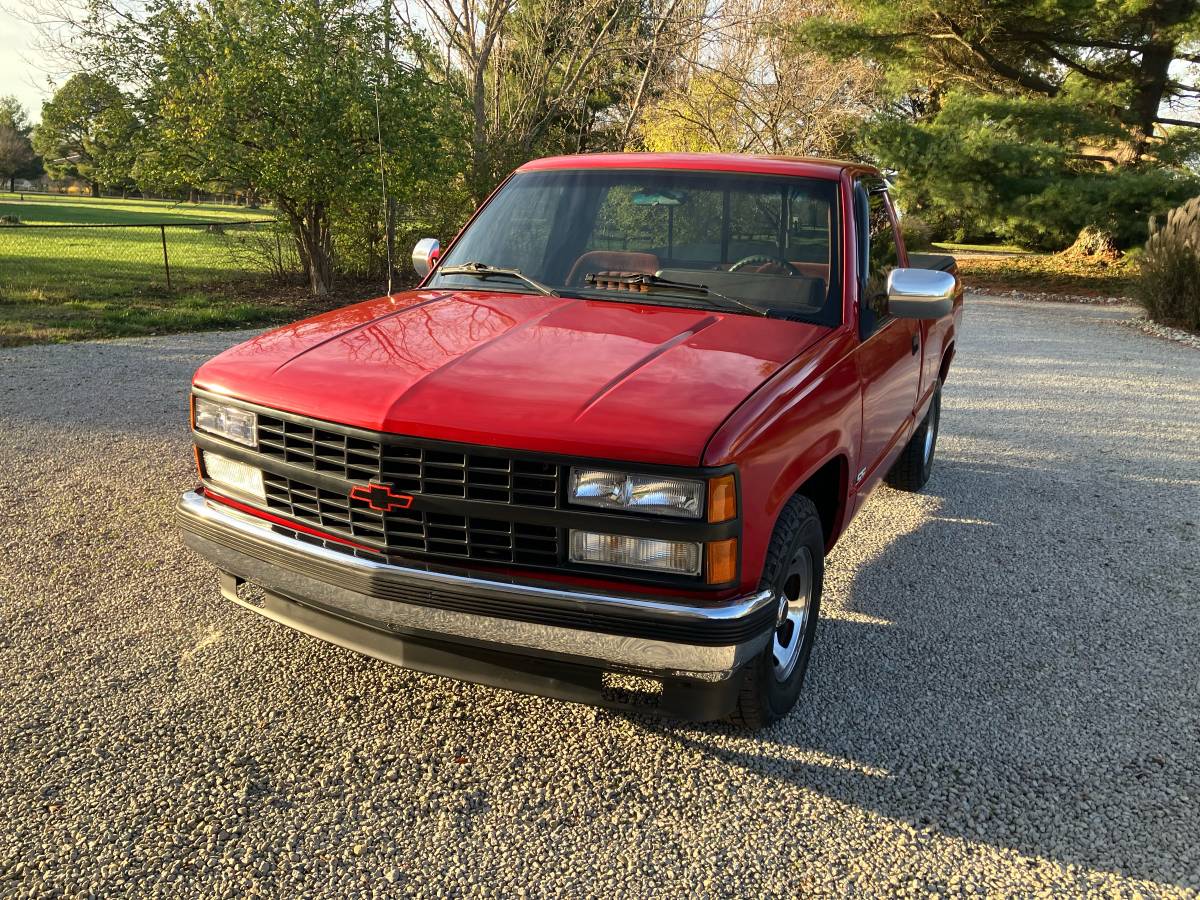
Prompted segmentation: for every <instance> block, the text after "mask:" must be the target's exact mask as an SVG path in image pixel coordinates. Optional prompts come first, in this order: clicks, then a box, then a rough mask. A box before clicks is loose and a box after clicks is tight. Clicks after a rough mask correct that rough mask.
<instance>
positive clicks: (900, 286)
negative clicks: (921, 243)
mask: <svg viewBox="0 0 1200 900" xmlns="http://www.w3.org/2000/svg"><path fill="white" fill-rule="evenodd" d="M957 290H958V279H957V278H955V277H954V276H953V275H951V274H950V273H949V272H942V271H940V270H938V269H892V271H891V272H889V273H888V280H887V293H888V312H890V313H891V314H892V315H893V316H895V317H896V318H898V319H940V318H941V317H942V316H947V315H949V314H950V311H951V310H952V309H953V308H954V293H955V291H957Z"/></svg>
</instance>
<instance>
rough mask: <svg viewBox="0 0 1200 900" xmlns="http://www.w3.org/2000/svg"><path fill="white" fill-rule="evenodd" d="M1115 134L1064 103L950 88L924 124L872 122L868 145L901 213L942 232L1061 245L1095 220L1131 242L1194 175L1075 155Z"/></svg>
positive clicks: (1181, 194) (1184, 192) (1182, 195)
mask: <svg viewBox="0 0 1200 900" xmlns="http://www.w3.org/2000/svg"><path fill="white" fill-rule="evenodd" d="M1119 134H1120V131H1119V130H1114V128H1113V127H1111V126H1110V127H1109V128H1108V129H1107V130H1103V129H1101V128H1100V126H1098V124H1097V121H1096V119H1095V118H1094V117H1093V116H1092V115H1091V114H1089V113H1087V112H1086V111H1081V110H1080V109H1079V108H1078V107H1076V106H1073V105H1071V104H1069V103H1066V102H1062V101H1045V100H1040V99H1034V98H1011V99H1010V98H996V97H988V96H978V95H975V94H971V93H967V92H963V91H955V92H952V93H950V94H948V95H946V97H945V98H944V99H943V100H942V102H941V106H940V108H939V110H938V112H937V114H936V115H934V116H932V117H931V118H930V119H929V120H928V121H925V122H920V123H914V122H911V121H909V120H906V119H904V118H901V117H898V116H883V117H880V118H878V119H876V120H875V121H874V122H872V123H871V125H870V126H869V127H868V128H867V129H866V130H865V138H864V145H865V149H866V150H867V152H868V153H869V154H870V155H872V156H874V157H875V158H877V159H881V160H884V161H886V163H887V165H888V166H889V167H891V168H894V169H895V170H896V172H897V173H898V174H897V176H896V179H895V182H896V183H895V189H896V194H897V196H898V198H899V200H900V201H901V204H902V205H903V207H904V208H905V210H906V211H907V212H909V213H915V214H917V215H919V216H921V217H922V218H924V219H926V220H927V221H928V223H929V224H930V225H931V226H932V228H933V230H934V232H935V233H937V234H938V235H939V236H941V237H951V238H957V239H959V240H965V239H986V238H989V237H993V236H996V237H1000V238H1003V239H1005V240H1009V241H1014V242H1016V243H1019V244H1023V245H1026V246H1032V247H1040V248H1043V249H1061V248H1063V247H1066V246H1068V245H1070V243H1071V242H1072V241H1073V240H1074V239H1075V237H1076V235H1077V234H1078V233H1079V232H1080V230H1081V229H1083V228H1084V227H1086V226H1088V225H1092V226H1096V227H1099V228H1101V229H1103V230H1104V231H1107V232H1111V233H1112V234H1113V236H1114V238H1115V239H1116V241H1117V243H1118V244H1119V245H1120V246H1123V247H1128V246H1131V245H1133V244H1136V243H1138V242H1140V241H1142V240H1144V239H1145V236H1146V225H1147V221H1148V219H1149V217H1150V216H1151V215H1154V214H1157V213H1161V212H1162V211H1164V210H1166V209H1169V208H1171V207H1172V206H1174V205H1177V204H1178V203H1180V202H1182V201H1183V200H1184V199H1186V198H1188V197H1190V196H1193V195H1194V194H1195V193H1196V192H1197V191H1198V190H1200V180H1198V179H1197V178H1196V177H1195V176H1194V175H1193V174H1192V173H1191V172H1189V171H1188V169H1187V168H1186V167H1183V166H1177V165H1166V164H1163V162H1162V161H1159V162H1157V163H1151V162H1150V161H1143V162H1142V163H1141V164H1139V165H1126V166H1114V165H1112V164H1106V163H1103V162H1100V161H1098V160H1096V159H1095V158H1093V157H1089V156H1084V155H1083V154H1081V153H1080V152H1079V150H1080V148H1081V147H1082V146H1086V145H1088V144H1097V143H1101V142H1103V141H1105V140H1112V139H1113V138H1114V136H1115V135H1119Z"/></svg>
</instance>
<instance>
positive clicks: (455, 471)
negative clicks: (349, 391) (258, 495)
mask: <svg viewBox="0 0 1200 900" xmlns="http://www.w3.org/2000/svg"><path fill="white" fill-rule="evenodd" d="M258 444H259V451H260V452H261V453H263V454H264V455H266V456H269V457H273V458H275V459H280V460H283V461H284V462H288V463H291V464H292V465H296V466H303V467H304V468H306V469H312V470H313V471H315V472H322V473H325V474H328V475H334V476H337V477H339V478H345V479H346V480H347V481H382V482H384V483H387V484H391V485H393V486H394V487H395V489H396V490H398V491H412V492H413V493H420V494H429V495H434V496H439V497H454V498H458V499H462V500H487V501H491V502H493V503H508V504H513V505H516V506H536V507H541V508H548V509H553V508H554V507H556V506H557V505H558V495H559V491H558V477H559V475H558V473H559V467H558V466H557V465H556V464H554V463H549V462H542V461H540V460H529V459H515V458H513V457H511V456H507V455H504V454H503V453H502V452H496V451H488V452H484V453H476V452H465V453H463V452H458V451H455V450H445V449H441V448H431V447H427V446H423V445H422V444H420V443H419V442H415V441H414V442H412V443H407V442H406V443H396V442H392V441H388V442H386V443H385V442H382V441H375V440H368V439H364V438H360V437H354V436H351V435H346V434H342V433H340V432H337V431H331V430H329V429H326V428H321V427H320V426H319V425H315V424H314V425H308V424H300V423H297V422H292V421H288V420H286V419H280V418H276V417H274V416H270V415H264V414H262V413H259V415H258Z"/></svg>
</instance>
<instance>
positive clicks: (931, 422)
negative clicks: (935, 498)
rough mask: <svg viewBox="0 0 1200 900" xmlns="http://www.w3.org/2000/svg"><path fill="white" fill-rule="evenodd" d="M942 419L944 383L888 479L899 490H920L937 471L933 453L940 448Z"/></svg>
mask: <svg viewBox="0 0 1200 900" xmlns="http://www.w3.org/2000/svg"><path fill="white" fill-rule="evenodd" d="M941 421H942V386H941V384H940V383H939V384H938V386H937V387H936V388H934V390H933V400H931V401H930V403H929V411H928V412H926V413H925V418H924V419H922V420H921V424H920V425H918V426H917V430H916V431H914V432H913V436H912V437H911V438H909V439H908V443H907V444H906V445H905V446H904V451H903V452H902V453H901V454H900V458H899V459H897V460H896V462H895V464H894V465H893V466H892V470H891V471H890V472H888V473H887V478H886V479H884V480H885V481H887V483H888V484H890V485H891V486H892V487H894V488H896V490H899V491H919V490H920V489H921V488H923V487H925V482H927V481H928V480H929V473H930V472H932V471H933V454H934V453H935V452H936V450H937V438H938V425H939V424H940V423H941Z"/></svg>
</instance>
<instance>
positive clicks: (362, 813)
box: [0, 298, 1200, 898]
mask: <svg viewBox="0 0 1200 900" xmlns="http://www.w3.org/2000/svg"><path fill="white" fill-rule="evenodd" d="M1129 315H1131V312H1130V311H1129V310H1120V309H1113V308H1098V307H1085V306H1067V305H1061V304H1057V305H1056V304H1031V303H1014V302H1011V301H1002V300H995V299H991V300H988V299H983V298H972V299H971V301H970V303H969V307H968V311H967V313H966V322H965V329H966V330H965V334H964V337H963V340H962V345H961V349H960V352H959V360H958V362H957V364H956V366H955V370H954V373H953V378H952V380H951V382H950V384H949V385H948V386H947V389H946V395H945V408H944V415H943V419H942V421H943V434H942V438H941V441H940V444H939V448H938V451H939V459H938V464H937V467H936V469H935V474H934V477H933V479H932V481H931V482H930V484H929V486H928V488H927V490H926V492H925V493H924V494H922V495H918V496H908V495H903V494H899V493H896V492H893V491H890V490H888V489H886V488H884V489H880V490H879V491H878V492H877V494H876V495H875V497H874V498H873V499H872V501H871V502H870V503H869V504H868V506H867V508H866V510H865V511H864V513H863V515H862V516H861V518H860V519H859V520H858V521H857V523H856V524H855V526H854V528H853V529H852V531H851V532H850V533H849V534H848V535H847V536H846V537H845V539H844V540H843V541H842V543H841V544H840V545H839V547H838V548H837V550H836V552H835V554H834V557H833V559H832V560H831V562H830V567H829V570H828V585H827V593H826V599H825V606H824V613H825V618H824V620H823V623H822V625H821V630H820V633H819V635H818V638H817V647H816V651H815V655H814V658H813V664H812V668H811V670H810V673H809V679H810V680H809V684H808V688H807V693H806V696H805V699H804V701H803V705H802V708H801V709H800V710H798V711H797V712H796V713H795V714H793V715H792V716H791V717H790V718H789V719H788V720H786V721H785V722H783V723H781V724H779V725H777V726H776V727H775V728H773V729H771V730H769V731H767V732H765V733H763V734H760V735H757V736H752V735H747V734H744V733H739V732H737V731H735V730H732V729H730V728H728V727H726V726H723V725H713V726H685V725H680V724H672V723H663V722H658V721H654V720H651V719H641V718H631V717H623V716H620V715H616V714H613V713H609V712H604V711H599V710H595V709H591V708H586V707H581V706H573V705H566V704H560V703H556V702H552V701H547V700H541V699H535V698H529V697H523V696H518V695H514V694H509V693H505V692H503V691H497V690H491V689H488V688H483V687H477V686H472V685H465V684H459V683H455V682H452V681H447V680H442V679H438V678H434V677H429V676H424V675H418V674H414V673H411V672H405V671H402V670H399V669H395V668H391V667H389V666H387V665H384V664H382V663H377V662H374V661H372V660H369V659H365V658H362V657H359V656H355V655H354V654H352V653H349V652H345V651H342V650H339V649H336V648H332V647H329V646H326V645H323V644H321V643H319V642H317V641H315V640H312V639H309V638H306V637H302V636H299V635H296V634H293V633H290V632H288V631H286V630H284V629H282V628H280V627H277V626H275V625H273V624H271V623H269V622H266V621H263V620H260V619H258V618H257V617H255V616H252V615H250V614H249V613H246V612H243V611H241V610H240V609H237V608H235V607H233V606H232V605H230V604H227V603H225V602H223V601H221V600H219V599H218V597H217V593H216V579H215V576H214V573H213V572H212V570H210V569H209V568H208V567H207V566H206V565H205V564H203V563H202V562H201V561H199V560H198V559H196V558H193V557H192V556H191V555H189V554H188V553H187V552H186V551H184V550H183V549H182V548H181V547H180V545H179V542H178V540H177V538H176V536H175V534H174V532H173V530H172V527H171V516H170V510H171V506H172V504H173V502H174V500H175V497H176V495H177V494H178V493H179V492H180V491H181V490H183V489H185V488H186V487H188V486H189V485H190V484H191V481H192V474H191V461H190V454H189V450H188V441H187V435H186V433H185V424H184V417H185V388H186V385H187V381H188V376H189V375H190V373H191V371H192V369H193V368H194V367H195V366H196V365H197V364H198V363H199V362H200V361H201V360H202V359H203V358H204V357H206V356H208V355H210V354H212V353H214V352H216V351H217V350H219V349H221V348H222V347H224V346H226V345H228V344H230V343H233V342H234V341H235V340H238V339H240V337H241V335H236V334H207V335H184V336H178V337H167V338H154V339H146V340H131V341H119V342H111V343H93V344H80V345H74V346H54V347H31V348H24V349H18V350H5V351H0V523H2V531H0V548H2V552H0V710H2V711H3V712H2V715H0V753H2V756H0V825H2V827H0V895H17V896H26V895H29V896H32V895H51V894H55V893H62V894H66V895H68V896H76V895H79V896H86V895H87V894H88V893H89V892H92V893H95V894H97V895H101V894H102V895H107V896H112V895H120V894H137V895H144V894H146V893H149V892H158V893H165V894H170V895H172V896H188V895H196V896H206V897H207V896H235V895H236V896H244V895H246V894H253V893H260V894H264V895H284V896H298V895H301V894H305V895H310V894H311V895H325V896H339V897H341V896H354V895H361V896H367V895H390V894H393V893H401V892H403V893H407V894H411V895H415V896H428V897H440V896H460V895H464V896H480V897H485V896H505V897H508V896H513V895H520V894H521V893H523V892H524V893H528V894H529V895H530V896H549V895H574V896H608V897H613V898H616V897H643V896H649V895H658V896H730V895H745V896H763V895H796V894H797V893H809V894H814V893H815V894H820V895H829V894H859V895H861V894H875V895H877V894H882V893H887V894H911V895H922V896H923V895H926V894H928V893H930V892H940V893H943V894H952V895H957V894H965V893H973V892H986V893H989V894H1009V895H1019V896H1031V895H1035V894H1046V895H1048V894H1052V893H1053V894H1060V893H1084V892H1087V891H1094V892H1097V893H1101V894H1107V895H1114V896H1132V895H1134V894H1136V893H1138V892H1141V893H1143V894H1151V895H1158V894H1161V895H1192V896H1195V895H1196V892H1197V889H1198V888H1200V813H1198V812H1197V810H1200V668H1198V667H1197V659H1198V654H1200V640H1198V638H1200V596H1198V595H1200V549H1198V547H1200V466H1198V457H1200V450H1198V443H1200V353H1197V352H1196V351H1195V350H1193V349H1190V348H1188V347H1183V346H1180V345H1178V344H1171V343H1168V342H1166V341H1162V340H1159V339H1156V338H1153V337H1150V336H1146V335H1143V334H1141V333H1139V332H1137V331H1135V330H1133V329H1130V328H1125V327H1116V323H1118V322H1119V321H1120V320H1121V319H1123V318H1126V317H1128V316H1129Z"/></svg>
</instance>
